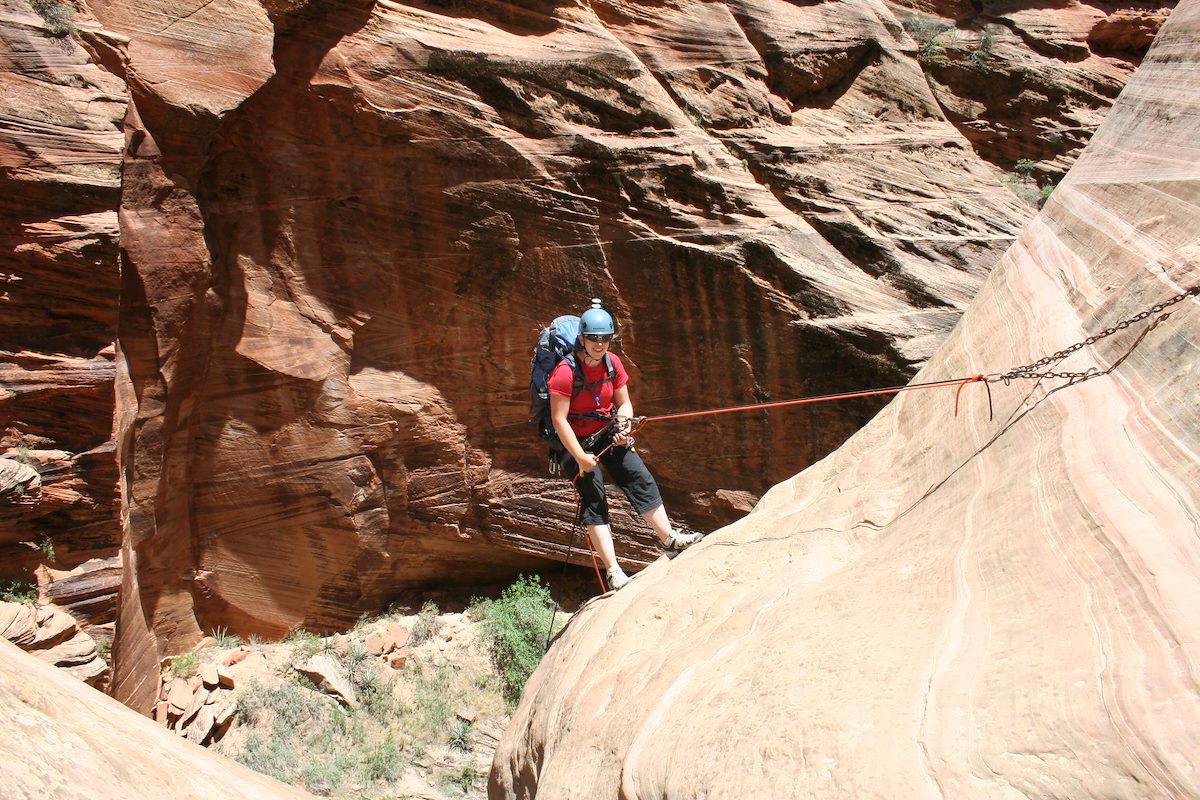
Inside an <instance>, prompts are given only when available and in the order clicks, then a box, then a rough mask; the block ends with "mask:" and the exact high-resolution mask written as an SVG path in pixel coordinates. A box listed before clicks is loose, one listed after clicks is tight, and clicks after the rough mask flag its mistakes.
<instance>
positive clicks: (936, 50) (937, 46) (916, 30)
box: [904, 14, 954, 64]
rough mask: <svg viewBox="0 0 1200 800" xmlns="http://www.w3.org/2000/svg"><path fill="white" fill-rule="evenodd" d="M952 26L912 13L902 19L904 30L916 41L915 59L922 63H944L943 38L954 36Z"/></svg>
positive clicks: (944, 45) (944, 48)
mask: <svg viewBox="0 0 1200 800" xmlns="http://www.w3.org/2000/svg"><path fill="white" fill-rule="evenodd" d="M953 28H954V26H953V25H952V24H950V23H949V22H946V21H944V20H940V19H934V18H933V17H925V16H921V15H919V14H913V15H912V16H911V17H909V18H908V19H906V20H904V30H906V31H908V35H909V36H911V37H912V38H913V40H914V41H915V42H916V43H917V60H918V61H920V62H921V63H922V64H945V63H946V42H945V39H948V38H952V37H953V36H954V31H953Z"/></svg>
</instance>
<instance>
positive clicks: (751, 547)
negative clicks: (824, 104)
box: [488, 2, 1200, 800]
mask: <svg viewBox="0 0 1200 800" xmlns="http://www.w3.org/2000/svg"><path fill="white" fill-rule="evenodd" d="M1198 42H1200V3H1198V2H1187V3H1183V4H1180V5H1179V6H1178V7H1177V8H1176V9H1175V11H1174V12H1173V13H1172V15H1171V18H1170V20H1169V22H1168V23H1167V24H1166V25H1165V26H1164V27H1163V29H1162V32H1161V33H1160V35H1159V39H1158V40H1157V41H1156V42H1155V44H1154V46H1153V47H1152V49H1151V50H1150V52H1149V54H1147V56H1146V59H1145V61H1144V62H1143V64H1142V66H1141V67H1140V68H1139V71H1138V73H1137V74H1136V75H1135V76H1134V78H1133V79H1132V80H1131V81H1130V82H1129V84H1128V86H1126V88H1125V91H1124V92H1123V94H1122V95H1121V97H1120V99H1119V100H1118V101H1117V103H1116V105H1115V106H1114V107H1113V108H1112V110H1111V111H1110V112H1109V114H1108V115H1107V116H1106V118H1105V120H1104V123H1103V125H1102V126H1101V127H1100V129H1099V131H1098V132H1097V133H1096V136H1095V137H1094V138H1093V139H1092V141H1091V142H1090V144H1089V145H1088V147H1087V149H1086V150H1085V151H1084V152H1083V153H1082V154H1081V155H1080V157H1079V159H1078V161H1077V162H1076V163H1075V165H1074V166H1073V167H1072V169H1071V172H1070V173H1069V174H1068V175H1067V177H1066V178H1065V179H1064V181H1063V182H1062V184H1060V185H1059V187H1058V189H1057V190H1056V191H1055V193H1054V195H1053V196H1052V197H1051V199H1050V201H1049V203H1047V205H1046V208H1045V209H1044V211H1043V212H1042V213H1041V214H1040V215H1039V216H1038V218H1037V219H1036V220H1034V221H1033V222H1032V223H1030V225H1028V226H1027V227H1026V229H1025V232H1024V233H1023V235H1022V236H1021V238H1020V240H1019V241H1018V242H1017V243H1016V244H1014V245H1013V246H1012V247H1011V248H1010V249H1009V250H1008V252H1007V253H1006V254H1005V256H1004V257H1003V259H1002V260H1001V262H1000V264H999V266H998V268H997V270H996V271H995V272H993V273H992V275H991V276H990V278H989V279H988V281H987V283H986V284H985V286H984V288H983V290H982V291H981V293H980V295H979V296H978V297H977V298H976V300H975V302H974V303H973V304H972V306H971V308H970V309H969V310H968V311H967V313H966V314H965V315H964V317H963V319H962V321H961V322H960V323H959V325H958V326H957V327H956V328H955V330H954V332H953V333H952V334H951V336H950V337H949V338H948V340H947V341H946V343H945V344H944V345H943V347H942V348H941V349H940V350H939V351H938V353H937V354H935V355H934V357H933V358H932V359H931V360H930V361H929V363H928V364H927V366H926V367H925V368H924V370H923V371H922V372H921V373H919V374H918V376H917V378H916V380H917V381H927V380H935V379H938V378H944V377H948V376H952V375H959V374H975V373H983V374H993V373H994V372H1007V371H1009V370H1010V369H1011V368H1013V367H1017V366H1019V365H1023V364H1032V363H1035V362H1037V361H1038V360H1039V359H1040V358H1042V357H1044V356H1048V355H1051V354H1053V353H1055V352H1058V351H1061V350H1062V349H1063V348H1068V347H1069V346H1070V345H1073V344H1074V343H1076V342H1082V341H1084V340H1087V339H1089V338H1090V337H1093V336H1095V337H1098V338H1096V339H1093V340H1092V341H1091V343H1090V344H1087V345H1086V346H1081V347H1080V348H1078V349H1076V350H1073V351H1072V352H1071V353H1069V354H1067V355H1065V356H1064V357H1062V358H1059V359H1054V360H1053V361H1052V363H1050V364H1049V365H1047V366H1046V368H1045V370H1042V369H1040V368H1039V369H1038V370H1036V371H1038V372H1040V373H1043V374H1042V375H1041V377H1039V378H1036V379H1017V380H1013V381H1010V382H1005V381H1001V380H994V381H992V382H991V383H990V389H991V394H990V397H989V395H988V393H987V392H984V391H982V390H983V388H984V387H982V386H977V385H972V386H971V387H969V388H968V389H965V390H964V392H963V394H962V397H961V400H962V406H961V408H960V413H959V415H958V416H957V417H955V416H954V415H953V410H952V404H953V398H950V397H948V396H947V395H946V394H944V393H941V392H940V390H939V391H933V390H930V391H925V392H911V393H905V394H904V395H902V396H901V397H899V398H897V399H896V400H895V401H893V402H892V403H891V404H890V405H889V406H888V408H887V409H885V410H884V411H883V412H882V413H881V414H880V415H879V416H878V417H876V418H875V419H874V420H873V421H872V422H871V423H870V424H869V425H867V426H866V427H865V428H864V429H863V430H861V431H860V432H859V433H857V434H856V435H855V436H854V437H852V438H851V439H850V440H849V441H848V442H847V443H846V444H845V445H843V446H842V447H841V448H839V449H838V450H837V451H835V452H834V453H832V454H831V455H830V456H828V457H826V458H825V459H823V460H822V461H820V462H819V463H817V464H815V465H813V466H812V467H809V468H808V469H807V470H805V471H803V472H801V473H799V474H797V475H796V476H794V477H793V478H791V479H789V480H787V481H784V482H782V483H780V484H778V485H776V486H775V487H774V488H773V489H772V490H771V491H769V492H768V493H767V494H766V495H765V496H764V497H763V499H762V500H761V501H760V503H759V504H758V505H757V507H756V508H755V510H754V511H753V512H752V513H751V514H749V515H748V516H747V517H745V518H744V519H742V520H740V521H738V522H736V523H734V524H733V525H730V526H728V527H726V528H724V529H722V530H719V531H717V532H715V533H714V534H713V535H711V536H709V537H708V538H707V539H705V540H704V541H703V542H701V543H700V544H698V545H696V546H695V547H693V548H692V549H689V550H688V551H687V552H685V553H683V554H681V555H680V556H679V557H678V558H675V559H673V560H667V559H663V560H661V561H659V562H657V563H656V564H654V565H653V566H651V567H650V568H649V569H648V570H646V571H645V572H643V573H642V574H641V575H639V576H637V577H636V578H635V579H634V580H633V582H632V583H631V584H630V585H629V586H627V587H626V588H624V589H622V590H621V591H620V592H617V593H615V594H611V595H607V596H605V597H604V598H601V599H595V600H593V601H591V602H590V603H589V604H587V605H586V606H584V607H583V608H582V609H581V610H580V611H579V613H578V614H576V615H575V617H574V618H573V619H572V620H571V623H570V625H569V626H567V628H566V629H565V631H564V632H563V634H562V636H561V637H560V638H558V639H557V640H556V641H555V643H554V645H553V646H552V647H551V649H550V651H549V653H548V654H547V655H546V657H545V659H544V660H543V661H542V662H541V665H540V666H539V668H538V670H537V671H536V672H535V673H534V675H533V676H532V678H531V679H530V681H529V683H528V684H527V685H526V687H525V692H524V694H523V696H522V700H521V704H520V707H519V708H518V710H517V712H516V714H515V716H514V718H513V720H512V723H511V725H510V726H509V728H508V730H507V731H506V733H505V735H504V738H503V740H502V741H501V742H500V745H499V747H498V749H497V752H496V758H495V761H494V762H493V769H492V773H491V778H490V782H489V791H488V796H489V798H492V800H503V799H504V798H516V797H521V798H535V797H536V799H537V800H556V799H557V798H567V797H582V796H589V795H590V794H591V793H594V792H595V791H596V787H604V789H603V791H604V792H605V793H606V794H609V795H611V796H620V797H628V798H633V797H655V798H667V799H668V800H670V799H671V798H687V797H699V796H704V795H706V794H709V795H711V794H712V793H714V792H717V793H719V794H721V795H722V796H727V797H747V798H751V797H752V798H758V797H820V798H861V797H868V796H878V797H896V798H947V797H954V798H963V799H965V800H971V799H973V798H980V799H982V798H999V797H1004V796H1007V795H1010V794H1011V793H1012V792H1013V791H1014V787H1022V788H1020V789H1017V790H1016V791H1018V792H1020V793H1021V794H1025V795H1026V796H1050V795H1056V794H1061V795H1064V796H1070V797H1073V798H1104V797H1113V796H1123V797H1131V798H1145V799H1146V800H1150V798H1160V797H1194V796H1200V774H1198V773H1197V772H1196V771H1195V769H1194V768H1193V767H1194V764H1195V758H1194V755H1193V754H1195V753H1200V687H1198V686H1197V683H1196V680H1195V677H1194V676H1195V675H1196V674H1197V670H1196V666H1197V663H1198V655H1200V654H1198V653H1197V650H1196V648H1195V647H1194V646H1193V645H1192V644H1190V643H1195V642H1200V615H1198V614H1197V613H1196V598H1197V596H1200V539H1198V538H1197V536H1196V531H1197V530H1198V529H1200V416H1198V411H1197V409H1198V408H1200V406H1198V405H1197V402H1196V400H1197V397H1198V395H1200V389H1198V383H1197V376H1198V375H1200V297H1196V296H1188V295H1186V294H1184V293H1185V292H1187V291H1190V290H1194V289H1200V239H1198V238H1197V236H1198V234H1197V232H1198V231H1200V70H1198V69H1197V66H1198V64H1200V47H1198V44H1197V43H1198ZM1167 186H1169V187H1170V189H1169V190H1166V189H1165V187H1167ZM1164 302H1165V303H1170V305H1169V306H1168V307H1167V308H1166V310H1165V311H1166V313H1167V314H1168V315H1169V316H1163V313H1162V312H1160V311H1157V310H1155V306H1156V304H1160V303H1164ZM1142 312H1147V313H1148V315H1149V316H1148V317H1147V318H1145V319H1143V320H1142V321H1140V322H1137V323H1135V324H1133V325H1131V326H1130V327H1128V328H1124V327H1121V328H1120V329H1117V326H1118V325H1120V323H1121V322H1123V321H1125V320H1129V319H1131V318H1134V317H1136V316H1138V315H1140V314H1141V313H1142ZM1110 329H1113V330H1116V332H1115V333H1113V334H1111V335H1106V332H1107V331H1109V330H1110ZM1044 373H1057V374H1044ZM1063 373H1074V374H1076V375H1077V376H1087V375H1095V377H1094V378H1085V379H1076V380H1072V379H1071V378H1069V377H1067V376H1066V375H1064V374H1063ZM974 389H978V390H979V391H972V390H974ZM993 412H994V413H993ZM1118 698H1119V700H1118ZM1056 753H1057V754H1074V755H1070V756H1068V757H1058V756H1057V755H1055V754H1056ZM1079 754H1086V756H1081V755H1079Z"/></svg>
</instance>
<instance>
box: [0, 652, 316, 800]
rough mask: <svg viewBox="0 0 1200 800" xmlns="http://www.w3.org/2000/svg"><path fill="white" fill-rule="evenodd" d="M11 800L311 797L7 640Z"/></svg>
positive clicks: (0, 683)
mask: <svg viewBox="0 0 1200 800" xmlns="http://www.w3.org/2000/svg"><path fill="white" fill-rule="evenodd" d="M0 751H3V752H4V755H5V759H7V762H6V764H5V767H4V782H3V787H4V797H5V799H6V800H45V799H46V798H56V799H57V798H63V799H65V798H74V797H86V798H89V800H118V799H119V800H131V799H133V800H137V799H138V798H145V800H162V799H163V798H168V797H169V798H184V797H186V798H194V799H195V800H229V798H234V797H236V798H245V800H300V798H311V797H312V795H310V794H308V793H307V792H302V791H299V790H297V789H293V788H292V787H290V786H286V785H284V784H282V783H279V782H278V781H275V780H273V779H271V778H268V777H266V776H263V775H259V774H258V773H256V772H252V771H250V770H249V769H247V768H246V767H243V766H242V765H241V764H238V763H236V762H234V761H232V760H230V759H226V758H222V757H221V756H218V755H214V754H213V753H210V752H209V751H208V750H205V749H204V748H202V747H200V746H199V745H194V744H192V743H190V742H187V741H185V740H183V739H181V738H180V737H179V736H177V735H176V734H174V733H172V732H171V731H169V730H167V729H166V728H164V727H162V726H160V725H157V724H155V723H154V722H153V721H152V720H149V719H147V718H146V717H144V716H142V715H140V714H138V713H136V712H134V711H132V710H131V709H129V708H126V707H125V706H123V705H121V704H120V703H118V702H117V701H116V700H113V699H112V698H111V697H108V696H106V695H103V694H101V693H100V692H97V691H96V690H95V689H91V688H89V687H87V686H86V685H85V684H84V683H82V682H81V681H78V680H76V679H74V678H72V677H71V676H69V675H67V674H66V673H64V672H62V671H60V670H57V669H55V668H54V667H52V666H50V665H49V664H44V663H42V662H41V661H39V660H38V659H36V658H34V657H33V656H31V655H29V654H27V653H23V652H21V651H20V650H19V649H17V647H16V646H14V645H13V644H11V643H10V642H8V641H7V640H5V641H0Z"/></svg>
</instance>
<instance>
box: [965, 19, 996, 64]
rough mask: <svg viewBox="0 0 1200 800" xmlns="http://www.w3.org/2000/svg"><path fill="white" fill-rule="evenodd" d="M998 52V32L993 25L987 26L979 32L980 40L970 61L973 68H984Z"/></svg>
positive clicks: (972, 52)
mask: <svg viewBox="0 0 1200 800" xmlns="http://www.w3.org/2000/svg"><path fill="white" fill-rule="evenodd" d="M995 51H996V30H995V29H994V28H993V27H992V26H991V25H985V26H984V28H983V30H981V31H980V32H979V40H978V42H976V44H975V49H974V50H972V51H971V55H970V57H969V58H968V61H969V62H970V63H971V65H972V66H975V67H982V66H983V65H984V64H986V63H987V61H988V59H990V58H991V57H992V55H993V54H994V53H995Z"/></svg>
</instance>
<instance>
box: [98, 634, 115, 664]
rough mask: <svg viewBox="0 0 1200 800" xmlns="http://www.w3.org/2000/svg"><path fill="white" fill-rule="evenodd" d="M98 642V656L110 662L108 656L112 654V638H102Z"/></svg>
mask: <svg viewBox="0 0 1200 800" xmlns="http://www.w3.org/2000/svg"><path fill="white" fill-rule="evenodd" d="M95 641H96V655H98V656H100V657H101V658H102V659H104V660H105V661H108V655H109V653H111V652H112V637H111V636H101V637H99V638H98V639H96V640H95Z"/></svg>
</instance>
